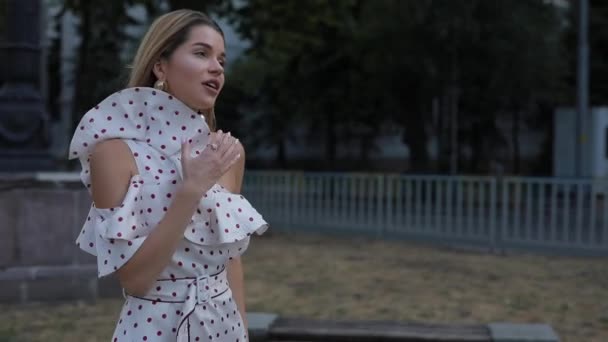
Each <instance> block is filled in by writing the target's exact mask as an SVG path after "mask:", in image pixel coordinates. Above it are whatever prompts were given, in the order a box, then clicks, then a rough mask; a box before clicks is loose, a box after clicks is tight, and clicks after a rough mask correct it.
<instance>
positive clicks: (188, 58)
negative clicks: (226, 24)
mask: <svg viewBox="0 0 608 342" xmlns="http://www.w3.org/2000/svg"><path fill="white" fill-rule="evenodd" d="M225 61H226V53H225V49H224V38H223V37H222V35H221V34H220V33H219V32H217V31H216V30H214V29H213V28H211V27H210V26H206V25H199V26H194V27H192V28H191V29H190V33H189V35H188V39H187V40H186V42H185V43H183V44H182V45H180V46H178V47H177V49H176V50H175V51H174V52H173V54H171V56H169V58H168V59H163V60H161V61H160V62H159V63H157V64H156V65H155V66H154V73H155V74H156V77H157V78H158V79H159V80H164V81H165V82H166V87H167V88H166V89H167V91H168V92H169V93H171V94H172V95H173V96H175V97H176V98H178V99H179V100H181V101H182V102H184V103H185V104H186V105H187V106H189V107H190V108H192V109H193V110H202V111H205V110H208V109H211V108H213V107H214V106H215V100H216V99H217V96H218V95H219V93H220V91H221V90H222V87H223V86H224V63H225Z"/></svg>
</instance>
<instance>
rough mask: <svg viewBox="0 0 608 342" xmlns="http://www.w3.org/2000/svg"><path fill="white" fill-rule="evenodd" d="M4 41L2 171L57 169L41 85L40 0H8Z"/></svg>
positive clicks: (0, 104)
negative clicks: (51, 151) (52, 153)
mask: <svg viewBox="0 0 608 342" xmlns="http://www.w3.org/2000/svg"><path fill="white" fill-rule="evenodd" d="M0 6H5V12H4V13H5V14H6V16H5V18H4V23H3V24H4V25H5V27H6V30H5V37H4V40H3V41H2V42H1V45H0V54H1V56H2V63H0V66H1V67H2V68H3V70H2V81H3V85H2V88H0V172H24V171H40V170H51V169H53V167H54V165H53V159H52V156H51V154H50V151H49V145H50V138H49V133H50V132H49V117H48V115H47V113H46V109H45V103H44V101H43V98H42V95H41V91H40V76H41V70H42V64H41V55H42V54H41V46H40V36H41V25H40V23H41V20H40V19H41V13H40V12H41V3H40V0H27V1H22V0H6V1H4V2H2V3H1V4H0Z"/></svg>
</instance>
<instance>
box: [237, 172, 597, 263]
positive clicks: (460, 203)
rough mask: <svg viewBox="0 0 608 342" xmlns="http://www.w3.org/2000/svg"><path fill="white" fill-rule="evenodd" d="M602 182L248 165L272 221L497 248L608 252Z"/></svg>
mask: <svg viewBox="0 0 608 342" xmlns="http://www.w3.org/2000/svg"><path fill="white" fill-rule="evenodd" d="M607 191H608V182H607V181H603V180H591V179H558V178H532V177H527V178H522V177H504V178H497V177H463V176H410V175H397V174H363V173H309V172H283V171H280V172H279V171H248V172H247V173H246V178H245V181H244V184H243V193H244V194H245V195H246V196H247V198H248V199H249V200H250V201H251V202H252V204H253V205H254V206H255V207H256V208H257V209H258V210H259V211H260V212H261V213H262V214H263V215H264V217H265V218H266V219H267V221H268V222H269V223H270V224H271V226H272V227H273V229H280V230H288V231H289V230H293V231H298V230H299V231H302V230H304V231H314V232H324V233H349V234H368V235H372V236H375V237H378V238H389V239H390V238H405V239H410V240H421V241H427V242H436V243H441V244H449V245H471V246H477V247H482V248H487V249H491V250H494V251H502V250H510V249H523V250H531V251H549V252H558V253H572V254H587V255H608V201H606V200H605V197H606V193H607Z"/></svg>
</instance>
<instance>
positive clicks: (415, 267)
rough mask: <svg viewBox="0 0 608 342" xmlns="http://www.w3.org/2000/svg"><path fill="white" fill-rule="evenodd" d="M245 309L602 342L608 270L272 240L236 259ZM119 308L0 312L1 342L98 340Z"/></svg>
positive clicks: (550, 261)
mask: <svg viewBox="0 0 608 342" xmlns="http://www.w3.org/2000/svg"><path fill="white" fill-rule="evenodd" d="M244 263H245V270H246V279H247V295H248V298H247V305H248V310H249V311H266V312H276V313H279V314H281V315H287V316H301V317H309V318H329V319H390V320H401V321H424V322H450V323H455V322H463V323H489V322H497V321H508V322H522V323H523V322H534V323H536V322H545V323H549V324H551V325H552V326H553V327H554V328H555V329H556V330H557V332H558V334H559V335H560V337H561V338H562V339H563V341H566V342H600V341H602V342H603V341H608V263H607V262H606V259H599V258H596V259H594V258H567V257H549V256H538V255H521V254H519V255H509V256H498V255H491V254H483V253H475V252H463V251H454V250H448V249H441V248H434V247H425V246H420V245H414V244H409V243H406V242H403V241H395V242H391V241H380V240H369V239H363V238H335V237H327V236H319V235H302V234H298V235H286V234H277V233H274V234H270V235H268V236H264V237H260V238H255V239H254V240H253V241H252V244H251V246H250V249H249V251H248V252H247V254H246V256H245V257H244ZM121 304H122V301H121V300H103V301H99V302H98V303H97V304H96V305H89V304H85V303H69V304H62V305H56V306H49V305H34V306H27V307H18V306H6V305H5V306H2V307H0V308H1V309H2V311H1V312H0V341H3V339H4V341H21V340H23V341H26V340H27V341H65V342H72V341H83V340H86V341H93V342H95V341H106V340H108V338H109V337H110V335H111V333H112V330H113V327H114V323H115V319H116V316H117V314H118V310H119V309H120V305H121Z"/></svg>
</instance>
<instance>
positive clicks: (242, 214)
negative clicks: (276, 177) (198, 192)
mask: <svg viewBox="0 0 608 342" xmlns="http://www.w3.org/2000/svg"><path fill="white" fill-rule="evenodd" d="M268 227H269V225H268V223H267V222H266V221H265V220H264V218H263V217H262V215H261V214H260V213H259V212H258V211H257V210H256V209H255V208H254V207H253V206H252V205H251V203H249V201H247V199H246V198H245V197H243V196H242V195H240V194H233V193H231V192H229V191H227V190H226V189H225V188H224V187H222V186H220V185H217V184H216V185H215V186H214V187H213V188H211V190H209V191H208V192H207V193H206V194H205V195H204V196H203V198H202V199H201V201H200V203H199V206H198V209H197V211H196V213H195V214H194V216H193V218H192V222H191V223H190V225H189V226H188V228H187V229H186V231H185V232H184V236H185V237H186V239H188V240H190V241H191V242H193V243H196V244H200V245H217V244H225V243H234V242H237V241H241V240H246V239H248V238H249V237H250V236H251V235H252V234H254V233H255V234H258V235H261V234H263V233H264V232H265V231H266V230H267V229H268Z"/></svg>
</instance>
